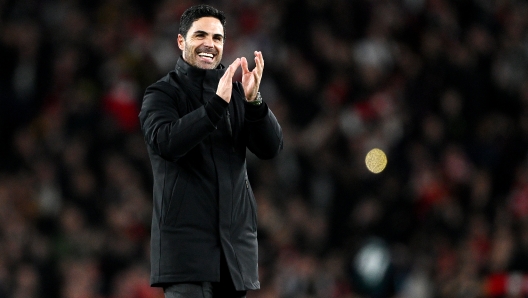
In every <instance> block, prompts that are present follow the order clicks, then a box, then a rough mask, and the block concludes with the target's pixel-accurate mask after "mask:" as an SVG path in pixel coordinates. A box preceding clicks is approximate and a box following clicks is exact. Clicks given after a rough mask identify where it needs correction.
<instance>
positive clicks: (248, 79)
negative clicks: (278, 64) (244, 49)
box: [241, 51, 264, 101]
mask: <svg viewBox="0 0 528 298" xmlns="http://www.w3.org/2000/svg"><path fill="white" fill-rule="evenodd" d="M241 63H242V87H243V88H244V93H245V95H246V99H247V101H253V100H255V98H256V97H257V92H258V90H259V86H260V80H261V79H262V72H263V71H264V58H263V57H262V52H260V51H255V68H254V69H253V70H252V71H249V69H248V62H247V60H246V58H245V57H242V59H241Z"/></svg>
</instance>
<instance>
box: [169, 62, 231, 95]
mask: <svg viewBox="0 0 528 298" xmlns="http://www.w3.org/2000/svg"><path fill="white" fill-rule="evenodd" d="M225 71H226V69H225V67H224V65H222V64H219V65H218V67H217V68H215V69H201V68H198V67H194V66H192V65H190V64H189V63H187V62H186V61H185V60H183V57H182V56H180V58H179V59H178V61H177V62H176V72H177V73H178V74H179V76H180V77H184V78H185V79H186V81H188V83H189V84H191V85H193V86H195V87H198V88H203V87H205V86H206V85H207V86H211V84H212V86H215V89H216V86H217V85H218V81H219V80H220V78H221V77H222V76H223V75H224V73H225Z"/></svg>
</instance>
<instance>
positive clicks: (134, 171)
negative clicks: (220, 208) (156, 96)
mask: <svg viewBox="0 0 528 298" xmlns="http://www.w3.org/2000/svg"><path fill="white" fill-rule="evenodd" d="M198 3H199V2H198V1H194V0H157V1H144V0H106V1H88V0H0V32H1V33H0V65H1V67H0V298H7V297H10V298H11V297H12V298H31V297H37V298H47V297H50V298H51V297H61V298H121V297H127V298H131V297H132V298H158V297H163V294H162V292H161V291H160V290H159V289H155V288H150V286H149V281H148V277H149V271H148V270H149V265H148V264H149V260H148V256H149V251H148V249H149V240H150V238H149V231H150V220H151V212H152V205H151V190H152V181H151V169H150V163H149V160H148V156H147V154H146V148H145V144H144V141H143V137H142V134H141V132H140V131H139V126H138V124H139V123H138V117H137V115H138V112H139V107H140V104H141V99H142V95H143V92H144V90H145V88H146V86H148V85H149V84H151V83H153V82H155V81H156V80H157V79H158V78H160V77H161V76H162V75H164V74H165V73H166V72H167V71H169V70H170V69H172V68H174V65H175V62H176V60H177V58H178V56H179V50H178V49H177V47H176V36H177V32H178V21H179V16H180V15H181V13H182V12H183V11H184V10H185V9H186V8H188V7H189V6H191V5H193V4H198ZM206 3H208V4H211V5H213V6H215V7H217V8H219V9H221V10H223V11H225V12H226V13H227V15H228V22H227V28H226V29H227V34H226V44H225V50H224V51H225V52H224V59H223V61H224V64H229V63H230V62H231V61H233V60H234V58H235V57H241V56H246V57H251V56H252V53H253V51H254V50H261V51H262V53H263V54H264V59H265V61H266V67H265V71H264V77H263V81H262V85H261V92H262V94H263V98H264V100H265V101H267V103H268V104H269V105H270V107H271V109H272V110H273V111H274V113H275V115H276V116H277V118H278V119H279V122H280V123H281V125H282V128H283V132H284V139H285V148H284V151H283V152H282V153H281V154H280V155H279V156H278V157H277V158H276V159H274V160H272V161H264V162H262V161H260V160H258V159H256V158H255V157H254V156H252V155H251V154H249V155H248V168H249V178H250V181H251V182H252V185H253V189H254V190H255V195H256V199H257V202H258V222H259V230H258V235H259V246H260V249H259V259H260V262H259V274H260V279H261V285H262V289H261V290H260V291H256V292H251V293H249V295H248V297H252V298H271V297H279V298H319V297H321V298H341V297H374V298H377V297H379V298H381V297H410V298H428V297H431V298H432V297H451V298H452V297H465V298H467V297H523V296H526V295H528V278H527V277H526V276H528V275H526V274H528V160H527V153H528V18H526V16H527V15H528V2H526V1H517V0H461V1H460V0H354V1H350V0H325V1H322V0H280V1H279V0H267V1H264V0H235V1H231V0H229V1H228V0H217V1H212V0H211V1H206ZM238 76H240V74H238ZM238 79H239V78H238ZM375 147H377V148H381V149H382V150H384V151H385V152H386V153H387V156H388V165H387V168H386V169H385V170H384V171H383V172H382V173H380V174H373V173H370V172H369V171H368V170H367V169H366V167H365V164H364V158H365V154H366V153H367V152H368V151H369V150H370V149H372V148H375ZM365 252H366V254H365Z"/></svg>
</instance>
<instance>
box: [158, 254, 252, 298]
mask: <svg viewBox="0 0 528 298" xmlns="http://www.w3.org/2000/svg"><path fill="white" fill-rule="evenodd" d="M163 292H164V293H165V298H245V297H246V293H247V292H246V291H237V290H236V289H235V286H234V285H233V280H232V279H231V274H230V273H229V269H228V268H227V263H226V260H225V258H224V257H223V255H222V258H221V262H220V282H208V281H202V282H184V283H174V284H169V285H167V286H165V287H163Z"/></svg>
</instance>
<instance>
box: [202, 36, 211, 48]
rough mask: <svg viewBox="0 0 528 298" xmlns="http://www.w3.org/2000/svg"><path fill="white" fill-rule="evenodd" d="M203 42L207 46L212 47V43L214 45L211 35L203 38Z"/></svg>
mask: <svg viewBox="0 0 528 298" xmlns="http://www.w3.org/2000/svg"><path fill="white" fill-rule="evenodd" d="M203 44H204V46H206V47H208V48H212V47H213V45H214V42H213V38H212V37H207V38H205V39H204V42H203Z"/></svg>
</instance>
